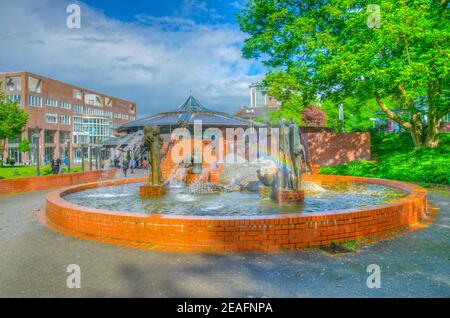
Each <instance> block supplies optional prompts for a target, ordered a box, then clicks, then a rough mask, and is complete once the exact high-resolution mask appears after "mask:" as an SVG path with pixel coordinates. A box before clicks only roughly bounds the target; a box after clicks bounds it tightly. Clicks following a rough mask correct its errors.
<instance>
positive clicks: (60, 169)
mask: <svg viewBox="0 0 450 318" xmlns="http://www.w3.org/2000/svg"><path fill="white" fill-rule="evenodd" d="M56 167H57V169H58V171H57V173H56V174H59V173H63V172H64V169H63V165H62V160H61V158H58V159H56Z"/></svg>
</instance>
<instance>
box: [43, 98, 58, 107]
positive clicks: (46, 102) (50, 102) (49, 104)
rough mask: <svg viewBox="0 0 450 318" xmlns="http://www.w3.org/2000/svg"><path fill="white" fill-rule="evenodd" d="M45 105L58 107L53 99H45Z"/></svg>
mask: <svg viewBox="0 0 450 318" xmlns="http://www.w3.org/2000/svg"><path fill="white" fill-rule="evenodd" d="M45 105H47V106H52V107H58V101H57V100H56V99H53V98H47V99H46V100H45Z"/></svg>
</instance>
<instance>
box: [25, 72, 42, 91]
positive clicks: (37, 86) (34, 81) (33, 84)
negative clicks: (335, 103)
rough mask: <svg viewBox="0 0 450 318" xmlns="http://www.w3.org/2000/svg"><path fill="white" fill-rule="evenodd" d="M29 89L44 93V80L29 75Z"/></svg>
mask: <svg viewBox="0 0 450 318" xmlns="http://www.w3.org/2000/svg"><path fill="white" fill-rule="evenodd" d="M28 90H29V91H30V92H33V93H39V94H40V93H42V80H41V79H39V78H35V77H31V76H30V77H28Z"/></svg>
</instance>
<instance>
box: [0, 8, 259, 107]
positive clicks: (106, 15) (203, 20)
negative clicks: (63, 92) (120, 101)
mask: <svg viewBox="0 0 450 318" xmlns="http://www.w3.org/2000/svg"><path fill="white" fill-rule="evenodd" d="M243 2H244V1H243V0H233V1H225V0H216V1H212V0H172V1H167V0H166V1H153V0H127V1H111V0H84V1H73V0H39V1H35V0H2V10H0V41H1V42H2V43H6V44H7V45H2V50H0V72H5V71H13V70H26V71H30V72H35V73H38V74H41V75H44V76H48V77H51V78H55V79H58V80H61V81H65V82H69V83H73V84H75V85H79V86H82V87H86V88H89V89H93V90H97V91H100V92H103V93H105V94H109V95H112V96H117V97H122V98H126V99H130V100H133V101H135V102H137V103H138V113H139V116H145V115H149V114H154V113H156V112H159V111H163V110H168V109H173V108H175V107H177V106H178V105H180V104H181V103H182V102H183V101H184V99H185V98H186V97H187V95H188V94H189V91H190V90H192V92H193V94H194V95H195V96H197V97H198V98H199V100H200V101H201V102H202V103H203V104H205V106H208V107H210V108H213V109H220V110H223V111H229V112H232V111H234V110H236V109H237V108H239V107H241V106H243V105H247V104H248V103H249V100H250V97H249V90H248V85H249V84H251V83H252V82H255V81H259V80H261V79H262V78H263V73H264V72H263V68H262V66H261V64H260V63H258V62H257V61H249V60H245V59H243V58H242V53H241V48H242V44H243V41H244V40H245V38H246V35H245V34H244V33H242V32H241V31H240V29H239V27H238V25H237V24H236V22H235V14H236V13H237V12H238V10H239V8H240V7H241V6H242V4H243ZM71 3H77V4H79V5H80V7H81V28H80V29H69V28H67V26H66V20H67V16H68V14H67V12H66V8H67V6H68V5H69V4H71Z"/></svg>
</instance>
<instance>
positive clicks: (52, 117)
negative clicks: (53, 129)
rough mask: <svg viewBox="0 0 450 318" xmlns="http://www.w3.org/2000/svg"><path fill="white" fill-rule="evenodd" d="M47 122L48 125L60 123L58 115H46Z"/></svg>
mask: <svg viewBox="0 0 450 318" xmlns="http://www.w3.org/2000/svg"><path fill="white" fill-rule="evenodd" d="M45 122H46V123H47V124H56V123H58V115H56V114H45Z"/></svg>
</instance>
